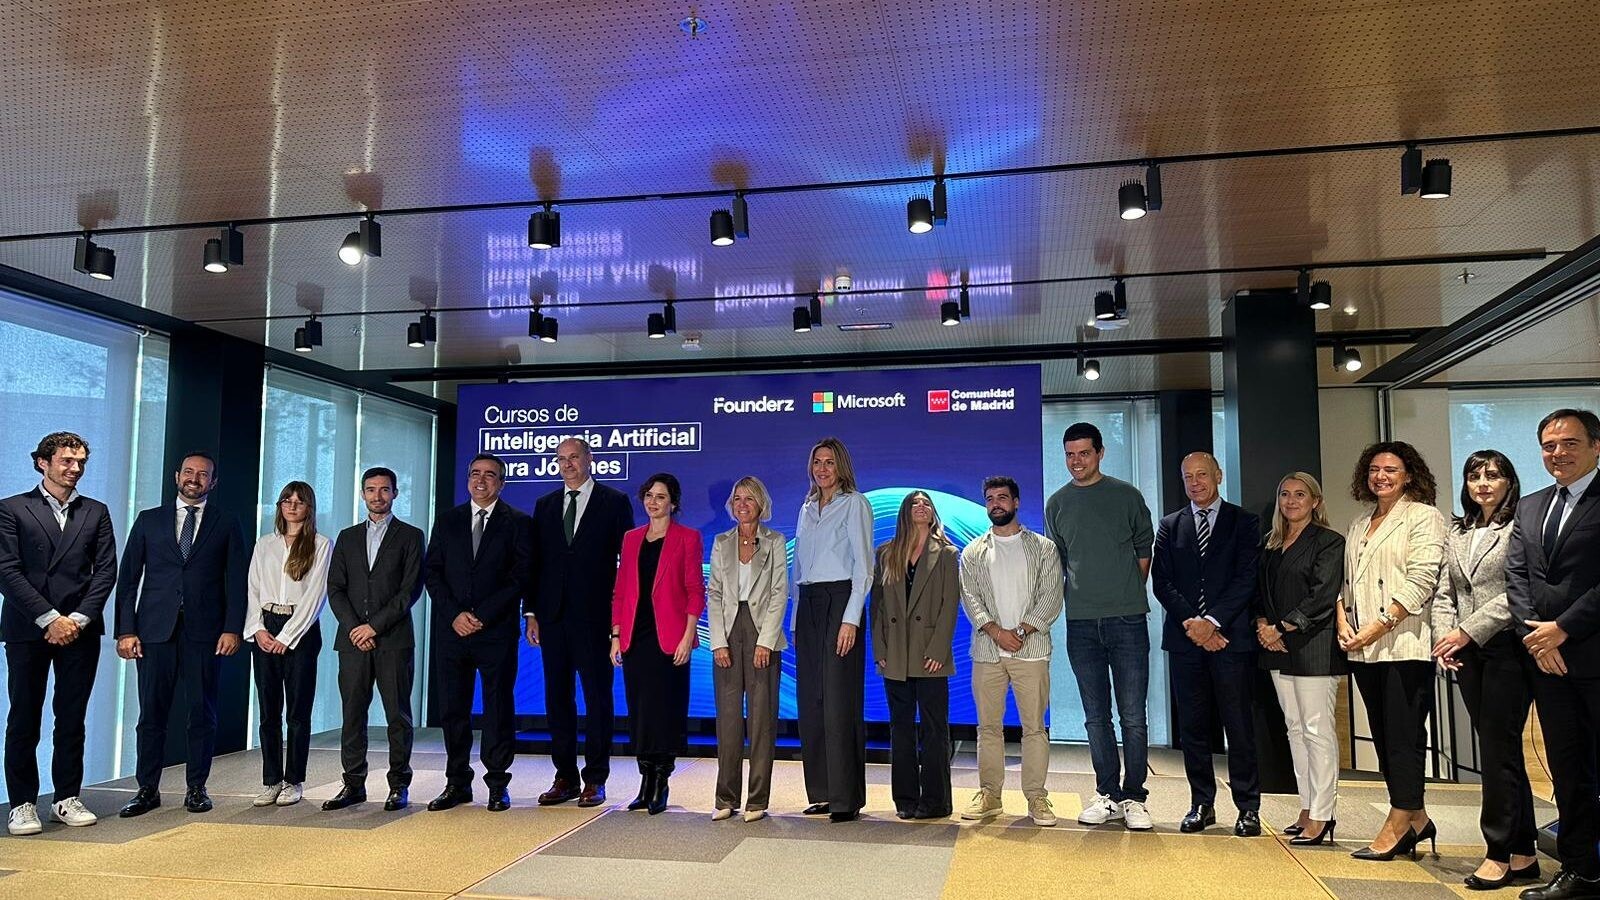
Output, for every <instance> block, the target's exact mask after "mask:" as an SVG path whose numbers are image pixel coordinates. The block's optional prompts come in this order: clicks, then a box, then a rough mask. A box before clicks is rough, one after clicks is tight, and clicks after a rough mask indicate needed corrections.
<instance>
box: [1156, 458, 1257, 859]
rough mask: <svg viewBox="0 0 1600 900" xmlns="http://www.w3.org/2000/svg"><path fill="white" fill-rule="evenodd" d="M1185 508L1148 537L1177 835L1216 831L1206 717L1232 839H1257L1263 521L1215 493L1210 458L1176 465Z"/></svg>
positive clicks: (1217, 479) (1216, 477)
mask: <svg viewBox="0 0 1600 900" xmlns="http://www.w3.org/2000/svg"><path fill="white" fill-rule="evenodd" d="M1182 471H1183V488H1184V492H1185V493H1187V494H1188V495H1189V505H1188V506H1186V507H1184V508H1183V509H1180V510H1178V511H1177V512H1175V513H1172V514H1171V515H1168V516H1167V517H1166V518H1164V519H1162V520H1161V525H1160V527H1159V528H1158V529H1157V530H1156V545H1155V555H1154V556H1153V557H1152V560H1151V564H1150V583H1151V587H1152V588H1153V589H1154V591H1155V595H1156V599H1157V600H1159V601H1160V602H1161V605H1162V606H1164V607H1166V610H1167V616H1166V622H1165V624H1164V626H1163V628H1162V634H1161V649H1163V650H1165V651H1167V659H1168V662H1169V665H1171V667H1172V685H1173V692H1174V694H1175V695H1176V696H1175V699H1176V701H1177V706H1178V744H1179V745H1180V746H1181V747H1182V748H1183V766H1184V770H1185V771H1186V772H1187V774H1188V776H1189V799H1190V803H1191V808H1190V810H1189V814H1188V815H1186V816H1184V818H1183V822H1182V824H1181V825H1180V826H1179V828H1180V830H1181V831H1184V832H1190V833H1193V832H1197V831H1203V830H1205V828H1206V826H1208V825H1213V824H1215V823H1216V821H1217V817H1216V810H1215V808H1214V803H1215V801H1216V794H1217V779H1216V774H1215V773H1214V771H1213V770H1212V767H1211V752H1212V750H1211V721H1212V711H1213V710H1217V711H1218V712H1220V713H1221V716H1222V729H1223V733H1224V735H1225V736H1226V737H1227V741H1228V783H1229V786H1230V787H1231V788H1232V790H1233V803H1234V806H1235V807H1237V808H1238V810H1239V818H1238V820H1237V821H1236V822H1235V823H1234V826H1233V833H1234V834H1236V835H1238V836H1240V837H1254V836H1256V835H1259V834H1260V833H1261V786H1260V778H1259V776H1258V773H1257V770H1256V744H1255V723H1254V719H1253V711H1252V708H1251V707H1252V704H1251V697H1252V693H1253V691H1254V679H1255V672H1256V655H1255V648H1256V640H1255V636H1254V632H1253V630H1252V628H1251V625H1250V600H1251V598H1252V597H1253V596H1254V595H1255V591H1256V558H1257V555H1258V549H1259V546H1260V542H1261V521H1260V519H1258V518H1257V517H1256V516H1254V515H1251V514H1250V513H1247V512H1245V511H1244V510H1242V509H1240V508H1239V507H1237V506H1235V505H1233V504H1232V503H1227V502H1225V501H1224V500H1223V499H1222V498H1221V497H1220V496H1219V495H1218V493H1217V491H1218V489H1219V488H1220V487H1221V486H1222V469H1221V468H1220V467H1219V466H1218V465H1217V459H1216V457H1214V456H1212V455H1211V454H1209V453H1204V452H1197V453H1191V454H1189V455H1188V456H1185V457H1184V458H1183V465H1182Z"/></svg>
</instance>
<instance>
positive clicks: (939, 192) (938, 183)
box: [933, 178, 950, 225]
mask: <svg viewBox="0 0 1600 900" xmlns="http://www.w3.org/2000/svg"><path fill="white" fill-rule="evenodd" d="M949 222H950V207H949V204H948V203H947V201H946V198H945V191H944V179H943V178H938V179H935V180H934V182H933V224H935V225H947V224H949Z"/></svg>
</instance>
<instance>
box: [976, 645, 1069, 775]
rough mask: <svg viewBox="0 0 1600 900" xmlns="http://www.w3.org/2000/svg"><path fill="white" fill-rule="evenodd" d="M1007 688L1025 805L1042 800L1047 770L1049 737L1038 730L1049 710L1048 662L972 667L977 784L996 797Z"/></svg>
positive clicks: (1002, 762)
mask: <svg viewBox="0 0 1600 900" xmlns="http://www.w3.org/2000/svg"><path fill="white" fill-rule="evenodd" d="M1007 688H1010V689H1011V694H1012V696H1013V697H1015V698H1016V701H1017V715H1018V717H1019V718H1020V719H1021V720H1022V794H1023V796H1024V797H1027V798H1028V799H1029V800H1033V799H1034V798H1036V797H1044V796H1045V795H1046V791H1045V786H1044V778H1045V773H1046V771H1048V769H1049V765H1050V736H1049V734H1048V733H1047V732H1046V731H1045V729H1044V712H1045V710H1046V709H1048V708H1049V706H1050V660H1048V659H1036V660H1021V659H1011V658H1009V657H1004V656H1002V657H1000V661H999V662H993V663H973V664H972V699H973V701H974V702H975V704H976V705H977V707H978V784H979V786H981V787H982V788H983V790H984V791H986V792H988V793H990V794H992V795H994V796H996V797H998V796H1000V789H1001V788H1002V787H1003V786H1004V785H1005V777H1006V738H1005V731H1004V727H1003V726H1004V723H1005V715H1006V689H1007Z"/></svg>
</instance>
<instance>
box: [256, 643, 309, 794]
mask: <svg viewBox="0 0 1600 900" xmlns="http://www.w3.org/2000/svg"><path fill="white" fill-rule="evenodd" d="M287 621H289V617H288V616H285V615H280V614H278V613H274V612H263V613H262V614H261V627H262V628H263V629H265V630H266V631H267V632H268V633H270V634H274V635H276V634H277V633H278V632H279V631H282V630H283V625H284V623H285V622H287ZM250 646H252V647H255V653H254V657H253V659H252V662H253V663H254V666H253V668H254V670H255V680H256V699H257V701H258V705H259V706H260V708H261V729H260V733H261V783H262V784H265V785H273V784H278V783H279V782H283V781H287V782H289V783H290V784H302V783H304V782H305V780H306V760H307V759H309V758H310V756H311V702H312V701H313V700H315V699H316V697H317V656H318V654H320V653H321V652H322V629H321V628H320V627H318V626H317V624H315V623H313V624H312V626H311V628H310V629H308V630H307V631H306V633H305V634H303V635H301V636H300V643H299V644H298V645H296V646H295V647H293V648H291V649H289V650H287V651H285V652H283V653H282V654H278V653H268V652H266V651H265V650H262V649H261V648H260V647H257V646H256V645H255V644H254V643H252V644H251V645H250ZM285 706H287V711H288V714H289V746H288V752H287V754H286V753H285V752H284V743H283V732H284V727H283V719H284V712H285Z"/></svg>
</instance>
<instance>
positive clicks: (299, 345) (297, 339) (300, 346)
mask: <svg viewBox="0 0 1600 900" xmlns="http://www.w3.org/2000/svg"><path fill="white" fill-rule="evenodd" d="M294 350H295V352H296V353H310V352H311V338H310V337H309V336H307V335H306V327H305V326H304V325H301V326H300V327H299V328H296V329H295V330H294Z"/></svg>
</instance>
